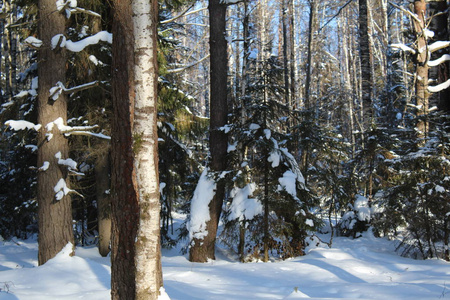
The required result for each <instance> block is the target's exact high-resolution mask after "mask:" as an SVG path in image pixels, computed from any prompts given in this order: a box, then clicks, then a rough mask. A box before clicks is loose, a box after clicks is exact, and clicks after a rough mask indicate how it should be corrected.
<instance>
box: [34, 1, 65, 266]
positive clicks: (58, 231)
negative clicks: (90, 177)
mask: <svg viewBox="0 0 450 300" xmlns="http://www.w3.org/2000/svg"><path fill="white" fill-rule="evenodd" d="M38 26H39V27H38V29H39V37H40V39H41V40H42V42H43V45H42V46H41V48H40V50H39V53H38V62H39V65H38V76H39V90H38V94H39V96H38V123H39V124H41V125H42V128H41V130H40V131H39V133H38V162H37V163H38V166H39V167H41V166H43V165H44V162H49V163H50V165H49V168H48V169H47V170H46V171H41V172H39V174H38V181H37V199H38V218H39V220H38V226H39V254H38V256H39V264H40V265H42V264H44V263H45V262H47V261H48V260H49V259H51V258H53V257H54V256H55V255H56V254H57V253H58V252H59V251H61V250H62V248H63V247H64V246H66V245H67V244H68V243H69V242H70V243H72V244H73V243H74V238H73V228H72V226H73V224H72V204H71V199H70V196H68V195H64V196H63V197H62V198H61V199H60V200H57V198H56V197H55V194H56V191H55V186H56V185H57V183H58V182H60V180H61V179H62V180H63V181H64V182H65V183H66V184H67V168H66V167H64V166H61V165H58V159H57V158H56V157H55V154H57V153H58V152H60V153H61V157H62V158H63V159H64V158H67V157H68V153H69V147H68V142H67V139H66V138H65V137H64V136H63V135H62V134H61V132H60V131H59V130H58V128H57V126H53V129H47V128H46V125H47V124H49V123H51V122H53V121H55V120H56V119H58V118H62V119H63V121H64V123H65V122H66V119H67V102H66V96H65V95H64V94H61V95H60V96H59V98H58V99H57V100H53V99H49V96H50V95H49V94H50V93H49V91H50V88H52V87H53V86H55V85H56V83H57V82H62V83H65V81H66V63H67V59H66V51H65V49H64V48H58V47H56V48H55V49H52V47H51V39H52V37H54V36H55V35H57V34H64V32H65V28H66V19H65V17H64V16H63V15H62V14H61V13H59V12H57V11H56V4H55V1H54V0H40V1H39V25H38ZM67 185H68V184H67Z"/></svg>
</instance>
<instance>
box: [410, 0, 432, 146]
mask: <svg viewBox="0 0 450 300" xmlns="http://www.w3.org/2000/svg"><path fill="white" fill-rule="evenodd" d="M426 10H427V4H426V1H425V0H419V1H414V13H415V14H416V15H417V16H418V19H419V20H420V22H418V21H417V20H413V22H414V31H415V33H416V38H417V49H418V54H417V71H416V105H417V107H418V112H417V116H422V115H426V114H427V113H428V97H429V95H428V68H429V67H428V65H427V62H428V60H429V57H428V49H427V38H426V36H425V32H424V28H425V16H426ZM417 129H418V132H419V134H418V137H419V139H422V138H424V137H425V135H426V134H427V132H428V122H426V121H425V120H419V121H418V123H417ZM420 144H422V142H420Z"/></svg>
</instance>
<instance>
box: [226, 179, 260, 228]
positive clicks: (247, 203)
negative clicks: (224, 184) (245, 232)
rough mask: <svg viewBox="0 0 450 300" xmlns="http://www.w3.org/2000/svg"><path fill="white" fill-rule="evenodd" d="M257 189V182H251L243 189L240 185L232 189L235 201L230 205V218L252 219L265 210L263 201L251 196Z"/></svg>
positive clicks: (232, 196)
mask: <svg viewBox="0 0 450 300" xmlns="http://www.w3.org/2000/svg"><path fill="white" fill-rule="evenodd" d="M255 189H256V184H255V183H249V184H247V185H246V186H245V187H244V188H242V189H241V188H238V187H235V188H233V190H232V191H231V198H233V201H232V202H231V205H230V215H229V216H228V220H234V219H238V220H239V221H243V220H244V219H245V220H252V219H253V218H254V217H255V216H257V215H259V214H261V213H262V212H263V207H262V205H261V202H260V201H259V200H258V199H254V198H249V197H250V196H251V195H252V194H253V192H254V191H255Z"/></svg>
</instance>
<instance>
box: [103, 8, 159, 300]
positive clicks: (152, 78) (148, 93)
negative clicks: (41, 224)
mask: <svg viewBox="0 0 450 300" xmlns="http://www.w3.org/2000/svg"><path fill="white" fill-rule="evenodd" d="M113 3H114V23H113V34H114V39H113V60H112V91H113V93H112V95H113V97H112V98H113V111H114V118H113V121H112V138H111V157H112V166H113V170H112V182H111V183H112V189H113V193H112V203H111V204H112V205H111V208H112V239H111V242H112V244H111V245H112V247H111V296H112V299H125V300H132V299H155V300H156V299H157V298H158V296H159V293H160V288H161V286H162V270H161V245H160V224H159V222H160V215H159V214H160V203H159V182H158V170H157V167H158V153H157V138H158V137H157V131H156V115H157V111H156V99H157V82H158V78H157V76H158V75H157V71H158V70H157V64H156V48H157V42H156V27H157V16H158V12H157V1H156V0H153V1H146V0H133V1H125V2H124V1H120V0H116V1H114V2H113Z"/></svg>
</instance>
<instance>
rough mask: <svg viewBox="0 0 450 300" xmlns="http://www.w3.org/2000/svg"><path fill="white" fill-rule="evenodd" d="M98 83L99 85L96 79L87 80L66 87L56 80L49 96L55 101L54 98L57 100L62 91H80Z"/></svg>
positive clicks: (65, 92) (66, 92)
mask: <svg viewBox="0 0 450 300" xmlns="http://www.w3.org/2000/svg"><path fill="white" fill-rule="evenodd" d="M98 85H99V82H98V80H96V81H92V82H88V83H85V84H82V85H78V86H75V87H72V88H69V89H67V88H66V87H65V86H64V84H63V83H62V82H61V81H58V82H57V83H56V86H54V87H52V88H51V89H50V96H49V98H52V99H53V101H56V100H58V98H59V96H60V95H61V94H62V93H64V94H70V93H75V92H80V91H83V90H87V89H89V88H92V87H96V86H98Z"/></svg>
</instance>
